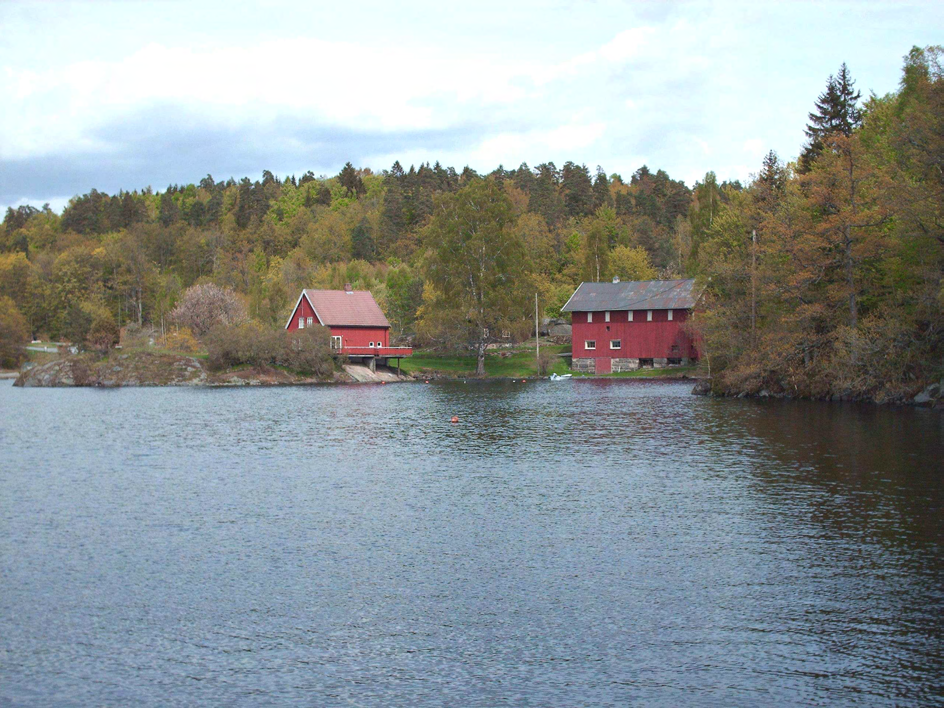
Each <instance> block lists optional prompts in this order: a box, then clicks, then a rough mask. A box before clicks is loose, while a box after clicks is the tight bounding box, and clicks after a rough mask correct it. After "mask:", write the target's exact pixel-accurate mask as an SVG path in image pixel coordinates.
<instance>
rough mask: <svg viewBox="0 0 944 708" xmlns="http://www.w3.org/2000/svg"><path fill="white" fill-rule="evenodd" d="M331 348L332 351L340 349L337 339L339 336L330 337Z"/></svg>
mask: <svg viewBox="0 0 944 708" xmlns="http://www.w3.org/2000/svg"><path fill="white" fill-rule="evenodd" d="M331 348H332V349H340V348H341V337H339V336H334V337H331Z"/></svg>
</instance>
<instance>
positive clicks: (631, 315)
mask: <svg viewBox="0 0 944 708" xmlns="http://www.w3.org/2000/svg"><path fill="white" fill-rule="evenodd" d="M627 314H628V315H629V317H627V318H626V321H627V322H632V321H633V311H632V310H630V311H629V312H628V313H627Z"/></svg>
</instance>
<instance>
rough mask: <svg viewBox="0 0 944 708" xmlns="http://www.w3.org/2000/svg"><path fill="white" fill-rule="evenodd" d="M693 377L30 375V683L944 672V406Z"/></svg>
mask: <svg viewBox="0 0 944 708" xmlns="http://www.w3.org/2000/svg"><path fill="white" fill-rule="evenodd" d="M690 390H691V384H672V383H656V382H639V381H636V382H625V381H623V382H621V381H571V382H567V383H551V382H531V383H526V384H521V383H509V382H491V383H468V384H464V383H461V382H458V383H441V384H430V385H425V384H415V385H409V384H404V385H388V386H313V387H296V388H269V389H122V390H86V389H14V388H12V386H11V385H10V383H9V382H0V704H4V705H35V706H48V705H64V706H72V705H75V706H101V705H153V706H167V705H207V706H218V705H240V706H241V705H245V706H256V705H284V704H297V705H311V706H333V705H344V706H347V705H356V706H387V705H391V706H393V705H413V706H426V705H430V706H437V705H443V706H493V705H506V704H507V705H516V706H585V705H586V706H589V705H613V706H624V705H629V704H644V705H664V706H679V705H719V706H721V705H723V706H732V705H743V706H756V705H778V706H782V705H812V704H820V705H822V704H826V703H828V704H830V705H868V706H883V705H889V706H891V705H942V704H944V638H942V636H944V519H942V499H944V481H942V480H944V476H942V469H944V462H942V455H944V416H942V415H941V414H940V413H935V412H932V411H927V410H910V409H908V410H901V409H898V410H891V409H881V408H876V407H867V406H862V407H860V406H855V405H848V404H845V405H844V404H825V403H808V402H785V401H748V400H712V399H705V398H699V397H694V396H691V395H689V392H690ZM453 415H458V416H459V418H460V419H461V422H460V424H458V425H450V423H449V419H450V417H451V416H453Z"/></svg>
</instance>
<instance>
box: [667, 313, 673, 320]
mask: <svg viewBox="0 0 944 708" xmlns="http://www.w3.org/2000/svg"><path fill="white" fill-rule="evenodd" d="M668 312H669V322H671V321H672V312H673V311H672V310H669V311H668Z"/></svg>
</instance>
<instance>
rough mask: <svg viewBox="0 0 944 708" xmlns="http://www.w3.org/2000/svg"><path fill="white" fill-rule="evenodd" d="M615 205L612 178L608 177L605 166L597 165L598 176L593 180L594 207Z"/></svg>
mask: <svg viewBox="0 0 944 708" xmlns="http://www.w3.org/2000/svg"><path fill="white" fill-rule="evenodd" d="M601 206H613V197H612V196H611V195H610V180H608V179H607V177H606V172H604V171H603V168H602V167H600V166H599V165H597V176H596V177H595V178H594V180H593V208H594V210H597V209H599V208H600V207H601Z"/></svg>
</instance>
